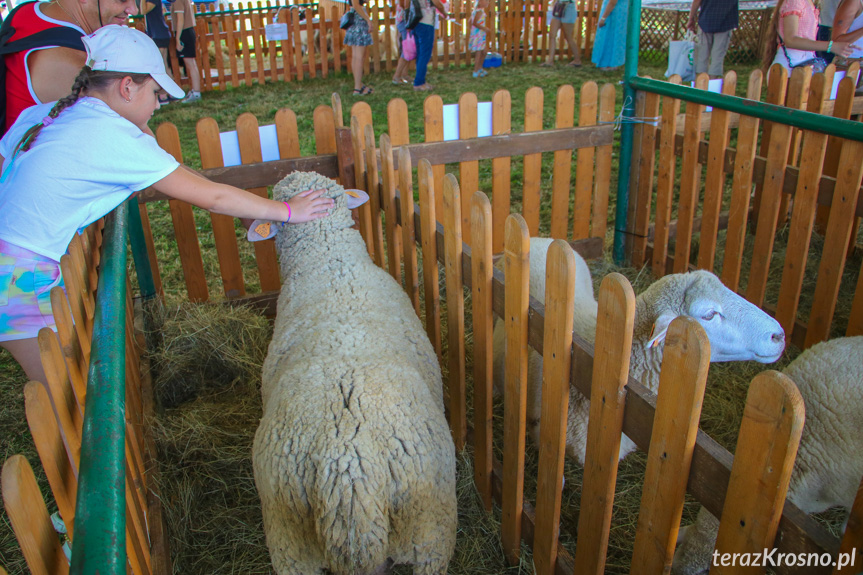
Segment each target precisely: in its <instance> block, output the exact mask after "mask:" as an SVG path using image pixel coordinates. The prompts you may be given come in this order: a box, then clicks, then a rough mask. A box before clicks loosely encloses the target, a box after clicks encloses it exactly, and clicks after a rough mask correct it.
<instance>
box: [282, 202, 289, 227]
mask: <svg viewBox="0 0 863 575" xmlns="http://www.w3.org/2000/svg"><path fill="white" fill-rule="evenodd" d="M282 203H283V204H285V207H286V208H288V219H287V220H285V223H286V224H289V223H291V204H289V203H288V202H282Z"/></svg>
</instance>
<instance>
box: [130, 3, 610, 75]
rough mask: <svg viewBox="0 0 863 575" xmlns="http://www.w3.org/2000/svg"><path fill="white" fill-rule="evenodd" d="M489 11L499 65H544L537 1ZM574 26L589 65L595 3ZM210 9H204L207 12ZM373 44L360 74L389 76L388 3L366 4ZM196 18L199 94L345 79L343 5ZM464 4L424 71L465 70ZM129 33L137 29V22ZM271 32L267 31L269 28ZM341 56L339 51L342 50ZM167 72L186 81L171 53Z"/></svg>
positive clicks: (468, 59)
mask: <svg viewBox="0 0 863 575" xmlns="http://www.w3.org/2000/svg"><path fill="white" fill-rule="evenodd" d="M499 4H500V5H499V6H498V8H497V9H498V14H497V17H495V15H494V12H493V10H494V8H492V7H490V8H489V17H488V19H487V21H488V22H489V25H490V27H491V28H492V33H491V34H490V35H489V36H488V49H489V50H490V51H497V52H500V53H501V54H502V56H503V58H504V60H505V61H506V62H527V61H531V62H537V61H540V60H544V59H545V58H546V57H547V54H548V49H549V46H550V42H551V41H552V39H551V38H550V37H549V30H548V26H547V24H546V22H547V14H546V12H547V11H548V10H550V7H548V6H546V3H545V2H542V1H540V0H533V1H530V2H528V1H524V0H507V1H501V2H500V3H499ZM578 6H579V21H578V25H577V26H576V34H577V36H578V42H579V44H580V45H581V46H582V48H583V54H582V57H583V58H585V59H589V58H590V53H591V49H592V46H593V38H594V36H595V28H596V19H597V10H598V8H599V7H600V3H599V2H598V0H580V1H579V3H578ZM213 7H214V6H213V5H210V7H209V8H213ZM367 9H368V11H369V16H370V17H371V19H372V26H371V33H372V36H373V38H374V44H373V45H372V46H369V48H368V49H367V52H368V54H369V57H368V59H367V60H366V72H369V71H374V72H380V71H381V70H386V71H387V72H392V71H393V70H394V69H395V65H396V62H397V61H398V54H399V51H398V38H397V31H396V25H395V8H394V7H393V6H392V5H391V3H388V2H370V3H369V5H368V6H367ZM198 10H199V12H198V15H197V26H196V34H197V56H196V57H197V62H198V68H199V70H200V72H201V80H202V81H201V86H202V89H203V90H224V89H225V87H227V86H229V85H230V86H234V87H236V86H239V85H241V84H245V85H252V84H264V83H267V82H277V81H301V80H303V79H305V78H316V77H318V76H320V77H323V78H326V77H327V76H328V75H329V74H331V73H338V72H340V71H342V70H344V71H348V63H349V62H350V47H349V46H344V42H343V40H344V31H342V30H341V29H340V28H339V18H340V17H341V15H342V14H343V13H344V10H345V4H344V3H340V2H332V1H326V2H321V3H315V4H294V5H287V6H284V5H279V4H277V3H275V2H271V1H270V0H268V1H267V2H259V1H258V2H248V3H246V2H239V3H237V4H236V5H235V4H231V5H230V9H229V10H224V11H212V10H210V9H208V8H206V7H199V8H198ZM472 10H473V4H472V2H471V0H452V1H451V9H450V11H451V14H452V15H453V18H452V19H449V20H441V22H440V27H439V30H438V31H437V33H436V49H435V50H433V51H432V59H431V61H430V63H429V66H430V67H431V68H433V69H445V68H450V67H453V66H455V67H460V66H470V65H472V64H473V59H472V54H471V52H469V50H468V36H469V34H470V15H471V12H472ZM133 25H134V26H136V27H137V28H139V29H141V30H143V29H144V21H143V18H140V17H139V18H135V19H133ZM279 25H280V26H283V28H282V32H283V33H284V34H285V38H284V39H279V40H276V39H268V35H267V27H268V26H271V27H272V26H279ZM271 29H272V28H271ZM555 41H557V42H558V51H557V54H558V57H559V58H560V59H562V60H563V59H566V58H568V57H570V56H569V55H568V52H569V49H568V47H567V46H566V45H565V42H564V39H563V37H562V36H561V35H559V36H558V38H556V39H555ZM343 49H344V50H343ZM168 52H169V58H170V61H169V65H170V66H171V68H172V71H173V74H174V77H175V78H179V79H180V83H181V85H183V86H188V83H189V79H188V77H186V76H185V75H184V74H185V73H184V71H183V69H181V67H180V64H179V62H178V61H177V59H176V56H175V54H174V51H173V50H169V51H168Z"/></svg>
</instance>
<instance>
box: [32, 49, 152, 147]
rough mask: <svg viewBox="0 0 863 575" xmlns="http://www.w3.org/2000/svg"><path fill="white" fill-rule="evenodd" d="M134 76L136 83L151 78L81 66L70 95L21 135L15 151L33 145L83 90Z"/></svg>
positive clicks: (141, 82) (143, 75)
mask: <svg viewBox="0 0 863 575" xmlns="http://www.w3.org/2000/svg"><path fill="white" fill-rule="evenodd" d="M127 76H128V77H130V78H132V81H133V82H135V83H136V84H144V83H145V82H146V81H147V80H149V79H150V75H149V74H133V73H130V72H104V71H101V70H92V69H91V68H90V67H89V66H84V67H83V68H81V71H80V72H79V73H78V76H77V77H76V78H75V82H74V83H73V84H72V92H70V93H69V95H68V96H65V97H63V98H60V99H59V100H57V103H56V104H54V107H53V108H51V111H50V112H48V115H47V116H46V117H45V119H43V120H42V121H41V122H39V123H38V124H36V125H35V126H33V127H32V128H30V129H29V130H27V131H26V132H25V133H24V135H23V136H22V137H21V141H20V142H18V146H17V147H16V148H15V153H16V154H17V153H18V152H26V151H27V150H29V149H30V147H31V146H32V145H33V142H35V141H36V138H37V137H38V136H39V133H40V132H41V131H42V128H44V127H45V126H46V125H47V124H51V123H52V122H53V121H54V119H55V118H56V117H57V116H59V115H60V113H61V112H62V111H63V110H65V109H66V108H68V107H69V106H71V105H72V104H74V103H75V102H77V101H78V98H80V97H81V94H82V92H83V93H85V95H86V92H87V91H98V90H101V89H104V88H106V87H107V86H108V85H110V84H111V82H113V81H115V80H120V79H122V78H125V77H127Z"/></svg>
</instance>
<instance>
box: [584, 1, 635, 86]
mask: <svg viewBox="0 0 863 575" xmlns="http://www.w3.org/2000/svg"><path fill="white" fill-rule="evenodd" d="M628 15H629V2H628V1H627V0H620V2H618V1H617V0H605V2H604V3H603V4H602V10H600V12H599V21H598V22H597V23H596V38H595V39H594V41H593V53H592V54H591V55H590V61H591V62H593V63H594V65H595V66H596V67H597V68H599V69H600V70H602V71H604V72H608V71H611V70H614V69H616V68H619V67H620V66H622V65H623V63H624V61H625V60H626V42H622V41H621V38H625V37H626V20H627V16H628Z"/></svg>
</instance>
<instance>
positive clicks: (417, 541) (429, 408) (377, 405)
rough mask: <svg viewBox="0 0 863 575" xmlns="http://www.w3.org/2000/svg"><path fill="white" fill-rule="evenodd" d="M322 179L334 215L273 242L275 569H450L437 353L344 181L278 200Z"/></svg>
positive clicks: (264, 495)
mask: <svg viewBox="0 0 863 575" xmlns="http://www.w3.org/2000/svg"><path fill="white" fill-rule="evenodd" d="M320 188H326V190H327V192H326V193H325V195H326V196H328V197H332V198H335V200H336V205H335V208H334V209H333V210H332V213H331V215H330V216H329V217H326V218H323V219H320V220H316V221H313V222H309V223H304V224H296V225H287V226H285V227H284V229H283V231H281V232H279V235H278V236H277V237H276V247H277V250H278V254H279V260H280V266H281V272H282V278H283V284H282V289H281V293H280V295H279V300H278V311H277V315H276V321H275V327H274V335H273V340H272V342H271V344H270V347H269V351H268V355H267V358H266V360H265V362H264V366H263V377H262V395H263V417H262V419H261V423H260V426H259V427H258V430H257V433H256V435H255V442H254V448H253V455H252V459H253V465H254V472H255V483H256V485H257V488H258V492H259V494H260V496H261V503H262V507H263V515H264V529H265V531H266V535H267V545H268V547H269V549H270V555H271V557H272V561H273V566H274V568H275V571H276V572H277V573H279V574H280V575H286V574H303V575H306V574H309V573H321V572H322V571H323V570H324V569H328V570H329V571H330V572H332V573H336V574H339V575H349V574H350V575H354V574H355V573H370V572H374V571H375V570H377V569H379V568H381V567H382V566H385V565H386V564H387V563H390V562H394V563H396V564H400V563H411V564H413V565H414V573H421V574H433V573H434V574H437V573H445V572H446V569H447V564H448V562H449V559H450V556H451V555H452V552H453V549H454V547H455V534H456V524H457V511H456V493H455V448H454V445H453V441H452V438H451V436H450V431H449V428H448V426H447V422H446V419H445V417H444V405H443V390H442V383H441V374H440V367H439V365H438V361H437V357H436V355H435V352H434V349H433V348H432V346H431V344H430V343H429V341H428V338H427V337H426V335H425V332H424V331H423V327H422V324H421V323H420V321H419V319H418V318H417V315H416V313H414V311H413V307H412V305H411V303H410V300H409V299H408V297H407V295H406V294H405V292H404V291H403V290H402V289H401V287H400V286H399V285H397V284H396V283H395V281H393V279H392V277H390V276H389V274H387V273H386V272H385V271H384V270H382V269H380V268H379V267H378V266H376V265H375V264H374V263H372V261H371V259H370V258H369V256H368V253H367V252H366V247H365V243H364V242H363V240H362V238H361V237H360V235H359V233H358V232H357V231H356V230H353V229H351V226H352V225H353V221H352V220H351V216H350V212H349V210H348V209H347V206H346V201H345V196H344V189H343V188H342V187H341V186H339V185H338V184H336V183H335V182H333V181H332V180H329V179H327V178H325V177H323V176H320V175H319V174H310V173H294V174H291V175H289V176H288V177H286V178H285V179H284V180H282V182H280V183H279V184H278V185H276V187H275V189H274V192H273V195H274V197H275V198H276V199H277V200H286V199H288V198H290V197H292V196H294V195H296V194H297V193H298V192H300V191H301V190H307V189H320Z"/></svg>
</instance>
